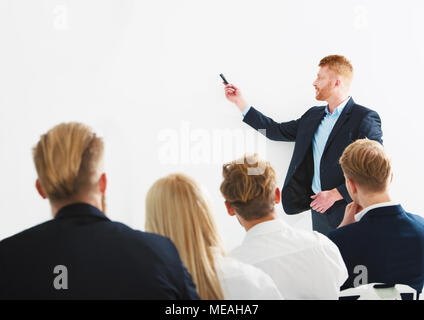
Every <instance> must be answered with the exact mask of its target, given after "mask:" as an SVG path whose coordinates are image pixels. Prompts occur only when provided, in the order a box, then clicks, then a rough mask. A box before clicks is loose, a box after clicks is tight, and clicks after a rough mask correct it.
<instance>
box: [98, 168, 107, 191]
mask: <svg viewBox="0 0 424 320" xmlns="http://www.w3.org/2000/svg"><path fill="white" fill-rule="evenodd" d="M99 188H100V192H101V193H102V194H105V193H106V188H107V178H106V173H104V172H103V173H102V175H101V176H100V180H99Z"/></svg>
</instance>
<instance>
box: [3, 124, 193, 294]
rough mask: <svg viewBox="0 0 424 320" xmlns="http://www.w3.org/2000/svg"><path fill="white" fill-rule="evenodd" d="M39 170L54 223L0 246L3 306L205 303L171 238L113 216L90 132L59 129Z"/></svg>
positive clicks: (39, 154)
mask: <svg viewBox="0 0 424 320" xmlns="http://www.w3.org/2000/svg"><path fill="white" fill-rule="evenodd" d="M34 162H35V167H36V169H37V174H38V179H37V181H36V187H37V190H38V192H39V194H40V195H41V197H43V198H44V199H46V198H47V199H48V200H49V202H50V205H51V210H52V214H53V217H54V218H53V219H52V220H49V221H47V222H45V223H42V224H40V225H37V226H35V227H33V228H30V229H28V230H25V231H23V232H21V233H19V234H16V235H14V236H12V237H10V238H7V239H5V240H3V241H1V242H0V299H198V298H199V296H198V294H197V292H196V288H195V286H194V284H193V282H192V279H191V276H190V274H189V273H188V272H187V270H186V269H185V267H184V265H183V264H182V262H181V260H180V257H179V255H178V252H177V250H176V248H175V246H174V244H173V243H172V242H171V241H170V240H169V239H168V238H165V237H162V236H159V235H155V234H151V233H146V232H141V231H136V230H133V229H131V228H129V227H127V226H126V225H124V224H122V223H118V222H112V221H111V220H109V219H108V218H107V217H106V216H105V214H104V212H105V192H106V175H105V173H104V172H103V141H102V139H100V138H99V137H97V136H96V134H95V133H93V132H92V130H91V129H90V128H88V127H87V126H85V125H83V124H80V123H66V124H60V125H58V126H56V127H54V128H53V129H51V130H50V131H48V132H47V133H46V134H44V135H43V136H41V139H40V141H39V142H38V144H37V145H36V147H35V148H34ZM16 213H18V212H16Z"/></svg>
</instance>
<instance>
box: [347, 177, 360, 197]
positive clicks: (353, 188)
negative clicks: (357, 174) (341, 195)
mask: <svg viewBox="0 0 424 320" xmlns="http://www.w3.org/2000/svg"><path fill="white" fill-rule="evenodd" d="M346 183H348V184H349V189H350V192H352V194H357V193H358V188H357V187H356V183H355V182H354V181H353V180H352V179H350V178H348V177H346Z"/></svg>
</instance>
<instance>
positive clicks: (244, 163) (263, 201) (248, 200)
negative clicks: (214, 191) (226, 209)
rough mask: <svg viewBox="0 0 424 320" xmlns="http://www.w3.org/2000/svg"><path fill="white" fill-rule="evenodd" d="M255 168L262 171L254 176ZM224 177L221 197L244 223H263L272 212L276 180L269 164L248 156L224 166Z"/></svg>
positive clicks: (256, 157)
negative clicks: (256, 220) (260, 220)
mask: <svg viewBox="0 0 424 320" xmlns="http://www.w3.org/2000/svg"><path fill="white" fill-rule="evenodd" d="M252 168H261V170H260V171H258V172H257V174H251V172H252V170H251V169H252ZM222 175H223V177H224V181H222V183H221V188H220V189H221V193H222V195H223V197H224V198H225V200H226V201H227V202H228V203H229V204H230V205H231V206H232V207H233V208H234V209H235V210H236V211H237V213H238V214H239V215H240V216H241V217H242V218H243V219H245V220H247V221H249V220H254V219H260V218H263V217H265V216H267V215H268V214H269V213H270V212H271V211H272V209H273V208H274V201H275V188H276V179H275V171H274V169H273V168H272V167H271V165H270V164H269V162H265V161H263V160H260V159H259V157H258V155H257V154H254V155H251V156H247V155H245V156H244V158H243V159H238V160H235V161H232V162H229V163H226V164H224V165H223V167H222Z"/></svg>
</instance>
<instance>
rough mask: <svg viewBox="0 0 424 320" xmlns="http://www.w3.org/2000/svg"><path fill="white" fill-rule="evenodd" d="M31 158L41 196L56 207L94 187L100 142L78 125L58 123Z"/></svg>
mask: <svg viewBox="0 0 424 320" xmlns="http://www.w3.org/2000/svg"><path fill="white" fill-rule="evenodd" d="M33 157H34V163H35V168H36V170H37V174H38V181H39V183H40V185H41V188H42V190H43V192H44V193H45V195H46V196H47V198H49V200H50V201H52V202H53V203H55V202H56V203H58V202H61V201H66V200H71V199H73V198H74V197H76V196H79V195H80V194H81V193H84V192H90V190H91V189H92V188H93V187H94V186H95V185H96V183H97V181H98V179H99V178H100V175H101V169H102V168H101V163H102V159H103V141H102V139H101V138H98V137H97V136H96V134H95V133H94V132H93V131H92V130H91V128H89V127H88V126H86V125H84V124H82V123H77V122H71V123H62V124H59V125H57V126H55V127H54V128H52V129H51V130H49V131H48V132H47V133H46V134H43V135H42V136H41V138H40V141H39V142H38V143H37V145H36V146H35V147H34V149H33Z"/></svg>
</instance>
